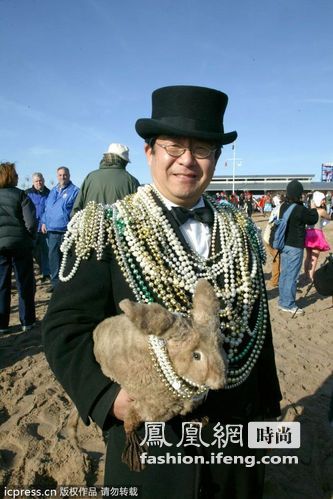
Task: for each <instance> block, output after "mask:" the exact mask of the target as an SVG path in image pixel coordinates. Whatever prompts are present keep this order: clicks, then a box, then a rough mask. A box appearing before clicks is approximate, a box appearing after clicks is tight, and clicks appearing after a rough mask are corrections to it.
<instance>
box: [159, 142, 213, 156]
mask: <svg viewBox="0 0 333 499" xmlns="http://www.w3.org/2000/svg"><path fill="white" fill-rule="evenodd" d="M155 144H156V145H157V146H159V147H162V148H163V149H165V150H166V152H167V154H169V156H172V157H173V158H180V156H182V155H183V154H184V152H185V151H190V152H191V154H192V156H194V157H195V158H197V159H206V158H209V156H211V154H213V153H214V152H215V151H216V148H210V147H206V146H194V147H184V146H179V145H177V144H169V145H165V144H159V143H158V142H155Z"/></svg>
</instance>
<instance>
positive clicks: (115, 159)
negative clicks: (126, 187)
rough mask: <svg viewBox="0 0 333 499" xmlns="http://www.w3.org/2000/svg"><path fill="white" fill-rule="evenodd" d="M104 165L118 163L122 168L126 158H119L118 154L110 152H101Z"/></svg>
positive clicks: (125, 163)
mask: <svg viewBox="0 0 333 499" xmlns="http://www.w3.org/2000/svg"><path fill="white" fill-rule="evenodd" d="M101 163H102V164H104V165H110V166H111V165H120V166H122V167H123V168H125V167H126V165H127V163H128V161H126V159H123V158H121V157H120V156H118V154H114V153H112V152H106V153H104V154H103V159H102V161H101Z"/></svg>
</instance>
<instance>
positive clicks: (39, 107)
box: [0, 0, 333, 186]
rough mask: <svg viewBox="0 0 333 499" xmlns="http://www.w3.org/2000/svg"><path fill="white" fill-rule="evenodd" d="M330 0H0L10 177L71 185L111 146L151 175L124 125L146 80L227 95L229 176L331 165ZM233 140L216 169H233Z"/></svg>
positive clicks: (138, 108)
mask: <svg viewBox="0 0 333 499" xmlns="http://www.w3.org/2000/svg"><path fill="white" fill-rule="evenodd" d="M332 19H333V2H332V0H255V1H254V0H234V1H233V2H226V1H225V0H206V1H203V0H177V1H176V0H164V1H163V2H158V1H156V0H141V1H136V0H122V1H118V0H0V63H1V78H0V116H1V120H0V160H1V161H4V160H5V161H15V162H16V164H17V169H18V173H19V176H20V181H19V186H22V183H23V182H25V177H29V176H31V173H32V172H34V171H36V170H37V171H42V172H43V173H44V176H45V178H46V182H47V184H48V185H50V182H51V180H53V181H54V180H55V178H56V175H55V171H56V168H57V167H58V166H61V165H66V166H68V167H69V168H70V170H71V174H72V180H73V182H74V183H76V184H77V185H80V184H81V182H82V180H83V178H84V177H85V175H86V174H87V173H89V171H91V170H94V169H96V168H98V164H99V161H100V159H101V158H102V154H103V152H105V151H106V150H107V147H108V145H109V143H111V142H120V143H123V144H126V145H128V146H129V148H130V157H131V164H130V165H129V168H128V169H129V171H130V172H131V173H133V174H134V175H135V176H136V177H137V178H138V179H139V180H140V181H141V182H148V181H149V179H150V175H149V170H148V167H147V166H146V162H145V158H144V154H143V141H142V139H141V138H140V137H139V136H138V135H137V134H136V132H135V129H134V125H135V121H136V120H137V119H138V118H145V117H150V112H151V93H152V91H153V90H154V89H155V88H158V87H161V86H166V85H175V84H192V85H202V86H208V87H212V88H217V89H219V90H222V91H224V92H226V93H227V94H228V95H229V105H228V108H227V111H226V115H225V130H226V131H232V130H237V131H238V134H239V137H238V139H237V142H236V152H237V157H238V158H241V159H242V162H241V165H240V166H237V168H236V174H240V175H244V174H253V175H254V174H257V175H261V174H278V173H281V174H287V173H289V174H291V173H296V174H297V173H313V174H315V175H316V179H318V180H319V176H320V167H321V163H323V162H333V134H332V130H333V31H332ZM231 157H232V151H231V146H226V147H225V148H224V150H223V156H222V158H221V159H220V161H219V163H218V165H217V169H216V174H217V175H231V174H232V161H228V162H227V163H228V166H227V167H225V161H226V159H229V158H231Z"/></svg>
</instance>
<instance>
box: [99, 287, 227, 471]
mask: <svg viewBox="0 0 333 499" xmlns="http://www.w3.org/2000/svg"><path fill="white" fill-rule="evenodd" d="M119 306H120V308H121V309H122V310H123V311H124V312H125V313H124V314H121V315H118V316H114V317H110V318H108V319H105V320H104V321H103V322H101V323H100V324H99V325H98V326H97V327H96V329H95V330H94V333H93V337H94V354H95V357H96V360H97V362H98V363H99V364H100V366H101V368H102V371H103V373H104V374H105V375H106V376H108V377H109V378H111V379H112V380H114V381H116V382H117V383H119V385H120V386H121V387H122V388H123V389H125V390H126V391H127V393H128V395H129V396H130V397H131V398H132V399H133V402H132V404H131V406H130V409H129V410H128V412H127V414H126V416H125V418H124V429H125V432H126V439H127V446H126V449H125V451H124V454H123V460H124V461H125V462H127V464H129V466H130V467H131V468H132V469H137V470H139V469H142V466H141V465H140V460H139V454H140V451H142V449H141V448H140V447H138V440H137V437H136V436H135V430H136V428H138V426H140V424H142V422H144V421H168V420H169V419H171V418H172V417H174V416H176V415H178V414H181V415H185V414H187V413H188V412H190V411H191V410H192V409H193V407H194V406H195V405H197V404H198V403H200V400H202V399H203V397H204V395H205V393H207V391H208V390H209V389H213V390H214V389H219V388H222V387H223V386H224V384H225V380H226V365H227V363H226V356H225V353H224V350H223V348H222V339H221V334H220V322H219V309H220V306H219V300H218V299H217V297H216V295H215V292H214V289H213V287H212V286H211V285H210V284H209V282H208V281H206V280H204V279H200V280H199V281H198V283H197V286H196V289H195V293H194V296H193V308H192V311H191V315H190V317H185V316H182V315H180V314H175V313H171V312H169V311H168V310H166V309H165V308H164V307H162V306H161V305H158V304H156V303H152V304H141V303H134V302H131V301H130V300H127V299H126V300H123V301H121V302H120V304H119ZM133 446H134V447H136V449H135V452H136V454H135V457H134V459H132V458H131V452H132V451H133V450H134V449H133Z"/></svg>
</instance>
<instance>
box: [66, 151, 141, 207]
mask: <svg viewBox="0 0 333 499" xmlns="http://www.w3.org/2000/svg"><path fill="white" fill-rule="evenodd" d="M128 163H130V159H129V149H128V147H127V146H124V145H122V144H110V145H109V148H108V150H107V152H106V153H104V155H103V158H102V160H101V162H100V164H99V169H98V170H94V171H92V172H90V173H89V174H88V175H87V176H86V178H85V179H84V181H83V184H82V185H81V189H80V192H79V194H78V196H77V198H76V200H75V204H74V207H73V213H72V214H74V213H76V212H77V211H79V210H82V209H83V208H84V207H85V206H86V205H87V204H88V203H89V201H96V203H103V204H113V203H115V202H116V201H118V199H123V198H124V197H125V196H127V194H134V193H135V192H136V191H137V189H138V187H139V185H140V183H139V181H138V180H137V179H136V178H135V177H133V175H131V174H130V173H128V172H127V171H126V166H127V164H128Z"/></svg>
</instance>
